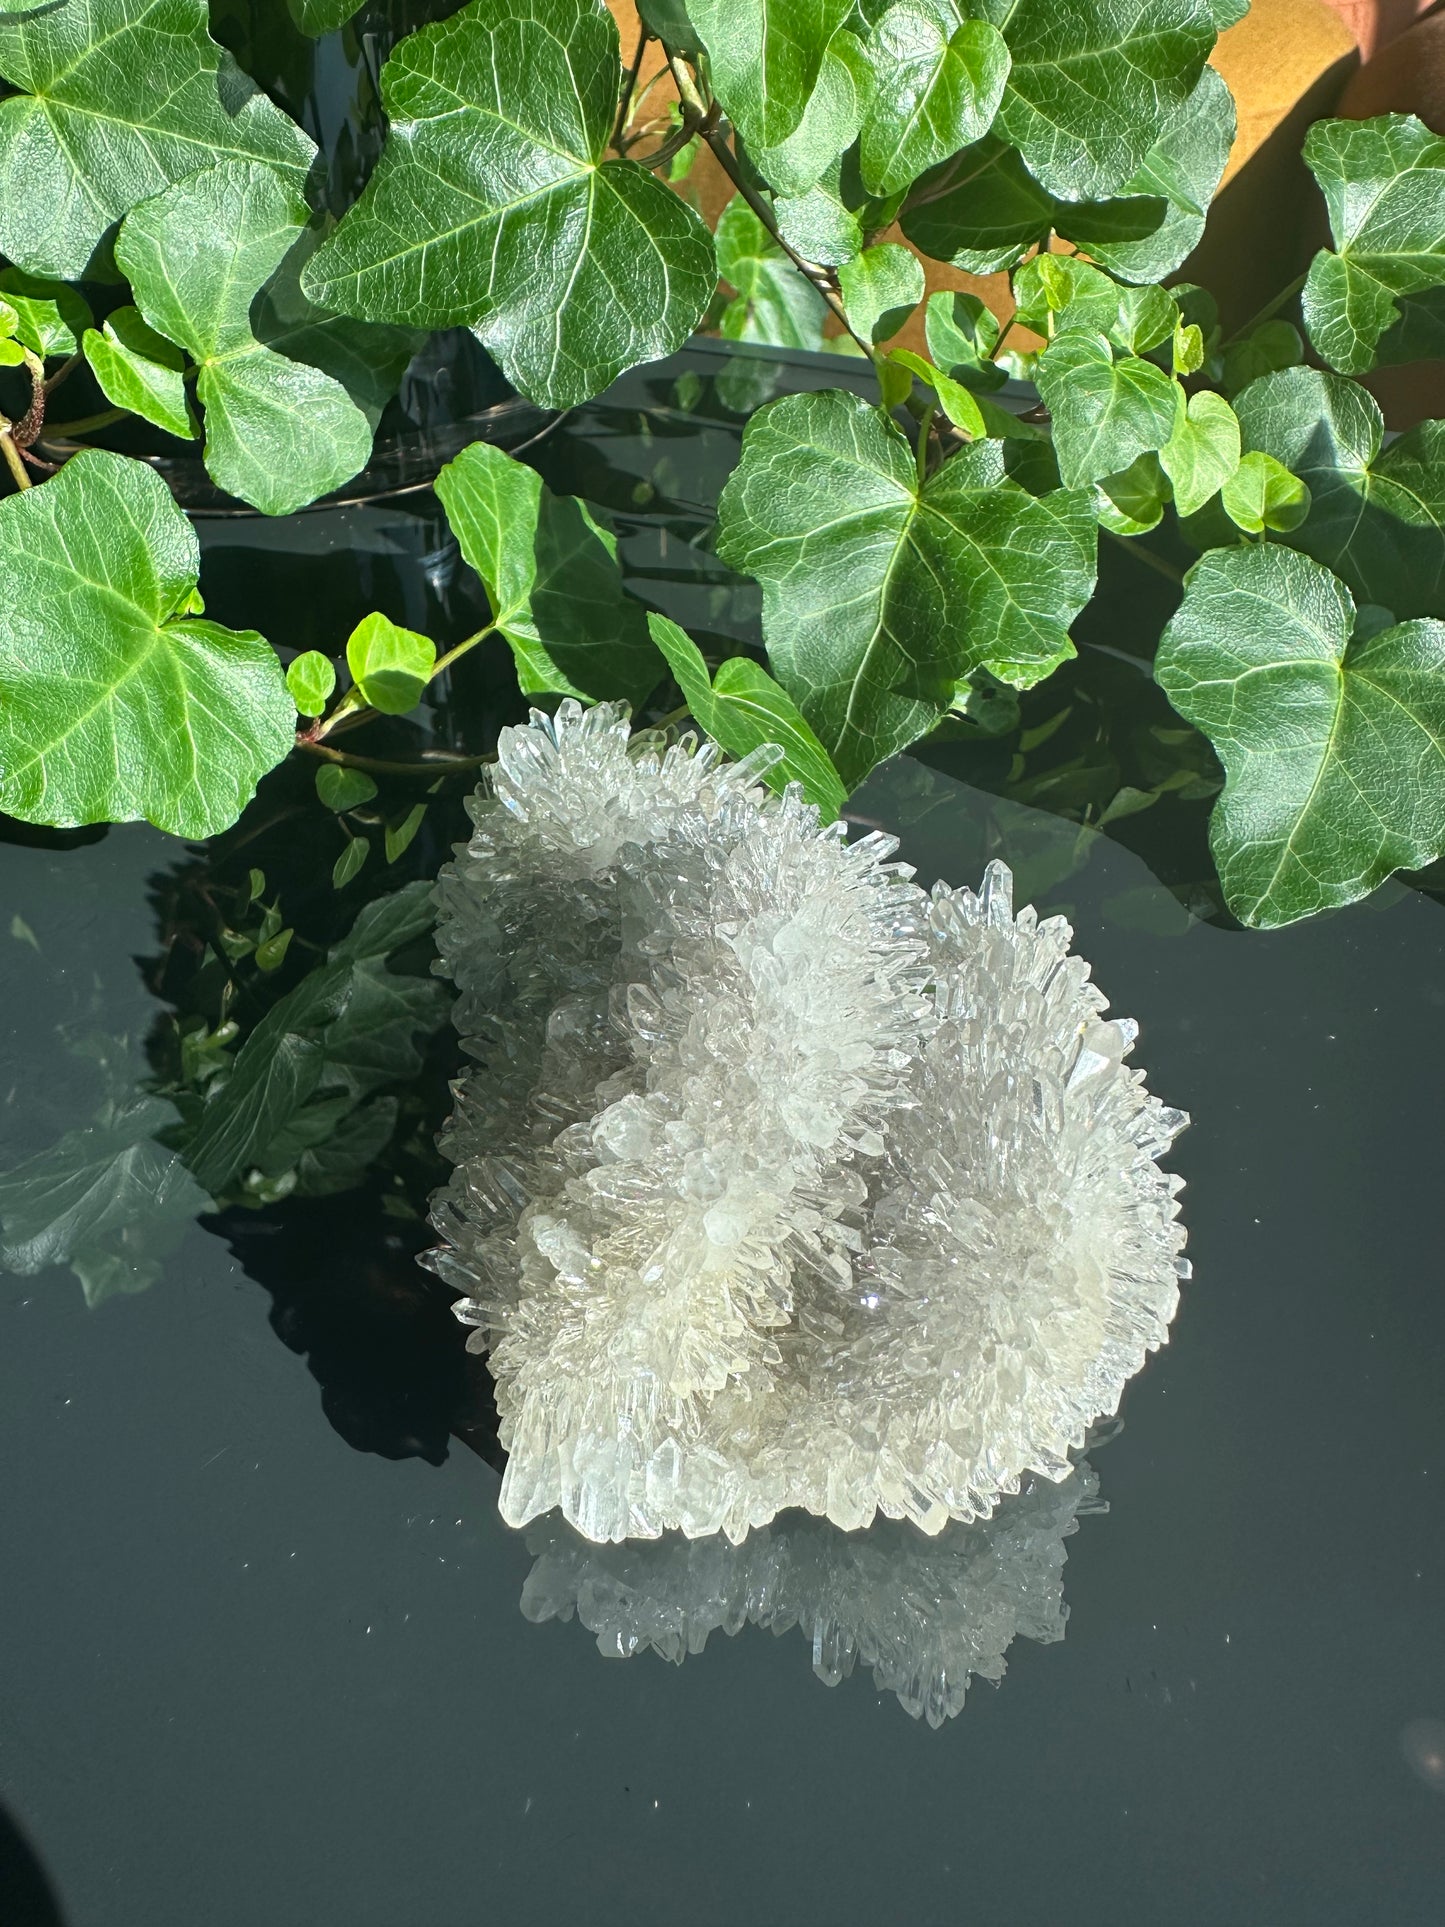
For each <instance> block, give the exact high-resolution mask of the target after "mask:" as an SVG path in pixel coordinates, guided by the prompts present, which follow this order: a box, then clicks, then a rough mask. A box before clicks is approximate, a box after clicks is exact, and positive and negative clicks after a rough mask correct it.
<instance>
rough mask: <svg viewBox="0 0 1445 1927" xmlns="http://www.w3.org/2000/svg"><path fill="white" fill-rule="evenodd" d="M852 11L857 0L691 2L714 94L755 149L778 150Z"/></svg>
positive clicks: (796, 122)
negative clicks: (773, 148) (852, 3)
mask: <svg viewBox="0 0 1445 1927" xmlns="http://www.w3.org/2000/svg"><path fill="white" fill-rule="evenodd" d="M851 11H852V7H851V4H850V0H787V4H786V5H785V6H779V5H777V4H776V0H772V3H771V4H770V0H688V14H689V17H690V18H691V20H692V24H693V27H694V29H695V30H696V32H697V33H698V34H699V35H700V36H701V38H702V42H703V45H704V46H705V47H706V48H707V54H708V71H709V73H710V75H711V78H712V87H713V92H714V93H715V94H716V96H717V98H718V100H719V102H720V103H721V105H722V108H723V111H724V113H725V114H726V115H727V117H728V119H729V120H730V121H731V122H732V123H733V125H734V127H736V128H737V130H738V132H739V133H740V134H741V135H742V137H743V139H744V140H745V141H746V142H747V144H748V146H749V147H750V148H769V147H778V146H780V145H781V144H782V143H783V142H784V141H785V140H787V138H788V136H789V135H790V134H791V133H792V132H793V131H794V130H795V128H797V127H798V125H799V124H800V123H801V121H802V119H803V115H804V113H805V112H806V110H807V106H808V102H809V100H810V99H811V97H812V95H813V92H814V89H815V88H816V87H817V85H818V78H819V75H820V73H821V71H822V68H823V62H824V60H825V58H826V56H827V53H828V49H829V46H830V45H831V43H832V40H833V36H834V35H835V34H836V33H837V32H838V30H839V29H840V28H841V27H842V26H843V25H844V23H845V22H846V21H847V19H848V16H849V14H850V13H851ZM855 131H856V130H855ZM845 144H846V143H845Z"/></svg>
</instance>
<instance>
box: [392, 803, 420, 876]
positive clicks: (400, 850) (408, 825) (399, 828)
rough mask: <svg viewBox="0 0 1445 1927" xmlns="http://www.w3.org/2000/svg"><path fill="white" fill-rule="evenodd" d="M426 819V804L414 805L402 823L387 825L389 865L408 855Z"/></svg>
mask: <svg viewBox="0 0 1445 1927" xmlns="http://www.w3.org/2000/svg"><path fill="white" fill-rule="evenodd" d="M425 817H426V804H425V803H413V804H412V806H411V808H410V809H409V810H408V811H407V813H406V815H405V816H404V817H403V818H402V819H401V821H400V823H388V824H387V826H386V838H385V842H386V860H387V862H388V863H395V862H396V860H397V858H398V857H402V856H405V855H406V852H407V851H408V850H409V849H410V848H411V846H412V844H413V842H414V841H415V839H416V833H417V831H418V830H419V829H420V828H421V826H422V823H423V821H424V820H425Z"/></svg>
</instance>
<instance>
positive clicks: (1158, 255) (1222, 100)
mask: <svg viewBox="0 0 1445 1927" xmlns="http://www.w3.org/2000/svg"><path fill="white" fill-rule="evenodd" d="M1234 133H1235V113H1234V98H1233V96H1232V95H1231V93H1230V91H1229V89H1228V87H1227V86H1226V85H1225V84H1224V81H1223V79H1222V78H1221V77H1220V75H1219V74H1218V73H1216V72H1215V70H1214V68H1213V67H1206V68H1205V69H1204V71H1203V73H1202V74H1201V75H1200V76H1199V79H1198V80H1197V81H1196V82H1195V86H1194V91H1193V93H1191V94H1190V96H1189V98H1188V100H1186V101H1185V103H1184V105H1183V106H1182V107H1180V108H1179V109H1178V110H1177V111H1176V112H1175V114H1174V116H1173V118H1172V119H1171V120H1170V121H1169V123H1168V124H1167V126H1166V127H1165V129H1164V132H1163V133H1162V134H1161V135H1160V136H1159V138H1158V140H1156V141H1155V143H1154V145H1153V146H1152V147H1151V148H1150V149H1149V152H1148V153H1147V154H1146V155H1145V156H1144V159H1143V161H1142V162H1141V164H1140V166H1139V167H1138V169H1137V170H1136V171H1135V172H1134V173H1133V174H1131V175H1130V177H1129V179H1128V180H1127V181H1125V183H1124V185H1123V187H1122V188H1121V189H1120V190H1119V192H1120V195H1121V197H1122V198H1120V199H1117V200H1113V201H1103V202H1093V203H1087V202H1086V203H1084V204H1083V205H1082V206H1080V207H1078V208H1074V207H1071V206H1070V205H1069V204H1068V202H1061V203H1060V204H1059V207H1058V209H1057V213H1056V218H1055V220H1054V227H1055V228H1056V230H1057V231H1058V232H1059V233H1060V234H1062V235H1065V236H1066V237H1067V238H1068V239H1069V240H1071V241H1077V242H1078V243H1079V245H1080V246H1081V247H1086V248H1087V249H1088V251H1089V253H1090V254H1091V255H1092V256H1093V258H1094V259H1095V260H1096V261H1098V262H1100V263H1101V264H1102V266H1104V267H1106V268H1108V270H1109V272H1110V273H1111V274H1117V275H1118V276H1120V278H1121V279H1122V280H1125V281H1137V282H1144V283H1150V282H1157V281H1162V280H1163V279H1164V278H1165V276H1166V275H1170V274H1173V273H1174V271H1175V269H1176V268H1178V267H1179V266H1180V265H1181V264H1182V263H1183V261H1184V260H1185V259H1186V258H1187V256H1189V255H1190V254H1192V253H1193V251H1194V249H1195V247H1196V246H1197V245H1198V242H1199V237H1200V236H1201V235H1202V234H1203V232H1204V221H1205V217H1206V215H1207V214H1208V212H1209V203H1210V202H1211V201H1212V200H1213V198H1214V195H1215V191H1216V189H1217V188H1218V186H1219V182H1220V178H1221V176H1222V175H1223V173H1224V164H1225V162H1226V161H1227V160H1228V159H1229V150H1230V148H1231V147H1232V146H1233V144H1234ZM1153 210H1157V212H1154V211H1153ZM1141 228H1142V231H1141Z"/></svg>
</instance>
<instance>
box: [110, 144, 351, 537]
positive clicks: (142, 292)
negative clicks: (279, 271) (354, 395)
mask: <svg viewBox="0 0 1445 1927" xmlns="http://www.w3.org/2000/svg"><path fill="white" fill-rule="evenodd" d="M307 218H308V217H307V210H306V204H305V202H304V201H302V200H301V198H300V196H299V195H298V194H297V193H296V192H295V190H294V189H293V188H292V187H291V186H290V185H289V183H288V182H287V181H286V179H285V178H284V177H283V176H282V175H279V174H277V173H276V172H275V171H274V169H272V168H269V167H261V166H258V165H257V164H256V163H255V162H253V161H228V162H226V163H225V164H224V165H223V166H220V167H210V168H206V169H204V170H203V171H202V172H200V173H198V174H192V175H191V176H190V177H189V178H188V179H186V180H184V181H178V182H177V183H176V185H175V186H174V187H170V188H167V189H166V191H165V193H164V194H158V195H156V197H155V198H154V199H153V200H150V201H143V202H142V203H141V205H140V206H139V207H138V208H135V209H133V210H132V212H131V213H130V214H128V215H127V216H126V218H125V221H124V223H123V224H122V226H121V231H120V235H119V237H118V238H117V240H116V244H115V253H116V259H117V261H118V262H119V263H120V265H121V267H122V268H123V269H124V270H125V272H126V274H127V275H128V276H129V277H130V283H131V286H132V288H133V289H134V291H135V298H136V305H137V307H138V308H139V309H140V311H141V313H142V314H143V315H144V316H145V318H146V320H147V321H148V322H149V323H150V325H151V326H152V327H153V328H156V329H158V330H159V331H160V333H161V334H163V335H166V336H168V337H169V339H170V340H172V341H174V342H176V343H177V344H178V346H180V347H182V348H184V349H185V350H186V352H187V353H188V354H189V355H190V356H191V357H192V359H193V360H194V361H195V363H196V366H197V368H198V370H199V373H198V376H197V380H196V395H197V399H198V400H199V401H200V403H201V405H202V406H203V408H204V409H205V411H206V468H207V470H208V471H209V473H210V475H211V478H212V480H213V481H214V482H215V483H216V484H217V486H218V487H220V488H223V489H226V490H228V491H229V492H230V493H231V494H232V495H239V496H240V498H241V500H242V501H243V502H249V503H251V505H252V506H253V507H254V508H258V509H260V510H261V512H262V513H263V514H265V515H289V514H291V513H292V512H293V510H295V509H298V508H301V507H302V506H303V505H304V504H305V503H307V502H312V501H314V500H315V499H316V497H317V496H318V495H325V494H327V493H328V491H329V490H331V489H334V488H339V487H340V485H341V484H342V483H343V482H345V481H348V480H350V478H351V477H352V476H353V475H355V474H356V472H357V470H358V469H360V468H362V467H364V466H365V464H366V461H367V458H368V456H369V455H370V454H371V425H370V423H369V422H368V421H367V419H366V417H365V415H363V414H362V412H361V410H360V409H359V408H356V407H355V406H354V405H353V404H352V402H351V399H350V397H349V396H348V395H347V393H346V390H345V389H344V388H343V387H342V386H341V384H340V382H337V381H333V380H332V379H331V377H330V376H329V375H325V374H322V373H321V371H320V370H319V369H317V368H311V367H308V366H307V365H306V364H305V363H304V362H299V361H288V360H287V359H286V357H285V356H284V355H278V354H276V353H275V352H274V351H273V350H272V349H270V348H267V347H264V346H263V345H262V343H261V342H259V341H258V340H257V339H256V336H255V335H254V334H253V332H252V330H251V303H252V300H253V299H254V297H255V295H256V292H257V290H258V289H259V288H260V287H261V286H262V284H263V283H264V282H265V281H266V280H267V279H268V278H269V276H270V275H271V274H272V273H273V272H274V270H275V269H276V267H277V266H278V264H279V263H280V261H281V259H282V257H283V256H284V255H285V254H286V252H287V250H288V249H289V248H290V247H291V245H292V243H293V242H294V241H295V240H296V237H297V235H298V234H300V232H301V231H302V229H303V228H304V227H305V225H306V221H307Z"/></svg>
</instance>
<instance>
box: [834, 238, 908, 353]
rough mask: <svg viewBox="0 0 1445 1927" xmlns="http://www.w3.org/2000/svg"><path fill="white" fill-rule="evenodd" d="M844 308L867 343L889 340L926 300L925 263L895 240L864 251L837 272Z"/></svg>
mask: <svg viewBox="0 0 1445 1927" xmlns="http://www.w3.org/2000/svg"><path fill="white" fill-rule="evenodd" d="M838 285H839V287H840V288H841V289H842V291H843V306H844V309H845V310H846V312H847V315H848V319H849V321H850V322H852V324H853V326H854V328H855V329H856V330H857V331H858V333H859V334H860V335H862V337H863V339H864V340H865V341H887V340H889V339H890V338H891V337H892V336H893V335H896V334H897V333H898V330H899V329H900V328H901V327H902V326H903V324H904V322H905V321H907V319H908V317H909V315H911V314H912V312H913V310H914V309H915V308H916V307H917V306H918V304H919V302H920V301H921V300H922V299H923V263H922V262H921V261H920V260H919V258H918V256H917V255H916V254H914V253H913V251H912V249H910V248H905V247H900V246H899V245H898V243H897V242H896V241H885V242H883V243H882V244H881V245H880V246H878V247H873V248H865V249H864V250H863V252H862V253H861V254H860V255H858V256H857V257H856V259H854V260H852V261H848V262H846V263H845V264H844V265H843V266H842V267H841V268H839V270H838Z"/></svg>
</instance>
